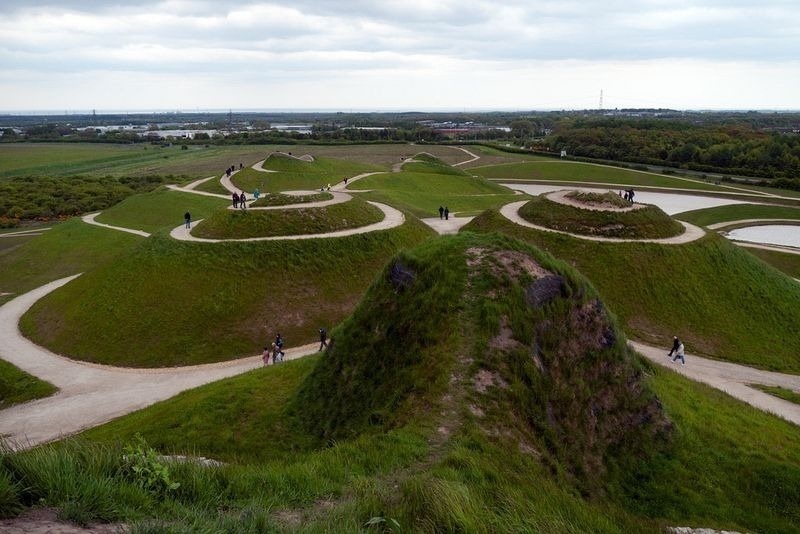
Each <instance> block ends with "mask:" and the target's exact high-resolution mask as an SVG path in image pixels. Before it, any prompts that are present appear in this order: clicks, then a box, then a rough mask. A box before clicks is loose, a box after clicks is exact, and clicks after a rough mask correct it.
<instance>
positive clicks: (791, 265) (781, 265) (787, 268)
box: [743, 247, 800, 279]
mask: <svg viewBox="0 0 800 534" xmlns="http://www.w3.org/2000/svg"><path fill="white" fill-rule="evenodd" d="M743 250H746V251H747V252H748V253H750V254H752V255H753V256H756V257H757V258H760V259H761V260H762V261H764V262H766V263H768V264H769V265H772V266H773V267H775V268H776V269H778V270H779V271H782V272H784V273H786V274H788V275H789V276H791V277H792V278H797V279H800V254H789V253H786V252H776V251H774V250H763V249H759V248H752V247H747V248H744V249H743Z"/></svg>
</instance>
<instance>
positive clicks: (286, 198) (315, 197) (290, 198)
mask: <svg viewBox="0 0 800 534" xmlns="http://www.w3.org/2000/svg"><path fill="white" fill-rule="evenodd" d="M332 198H333V195H332V194H330V193H314V194H312V195H282V194H281V193H275V194H272V195H266V196H263V197H261V198H259V199H258V200H256V201H255V202H253V204H252V206H253V207H254V208H258V207H262V206H263V207H267V206H286V205H287V204H305V203H307V202H322V201H325V200H331V199H332Z"/></svg>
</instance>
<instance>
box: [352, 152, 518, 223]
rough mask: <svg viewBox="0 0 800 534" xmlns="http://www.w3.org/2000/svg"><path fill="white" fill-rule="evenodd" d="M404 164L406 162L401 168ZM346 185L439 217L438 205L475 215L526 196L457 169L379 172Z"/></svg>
mask: <svg viewBox="0 0 800 534" xmlns="http://www.w3.org/2000/svg"><path fill="white" fill-rule="evenodd" d="M415 165H416V164H415ZM418 165H426V166H427V165H429V164H428V163H420V164H418ZM406 167H408V165H407V166H404V169H405V168H406ZM349 189H354V190H365V189H369V190H372V192H370V193H364V194H363V195H362V196H363V197H364V198H369V199H370V200H377V201H380V202H386V203H387V204H391V205H393V206H395V207H398V208H401V209H405V210H408V211H410V212H412V213H414V215H416V216H418V217H438V216H439V212H438V209H439V206H447V207H448V208H450V213H456V212H459V213H460V214H461V215H474V214H477V213H480V212H481V211H483V210H485V209H487V208H493V207H498V206H502V205H503V204H507V203H508V202H511V201H513V200H519V199H521V198H525V197H520V196H519V195H514V193H513V192H512V191H511V190H510V189H508V188H506V187H503V186H500V185H497V184H495V183H492V182H489V181H486V180H483V179H481V178H473V177H471V176H467V175H465V174H463V173H461V172H460V171H458V172H456V173H447V174H435V173H432V172H430V171H425V172H408V171H404V172H399V173H385V174H378V175H374V176H368V177H366V178H362V179H361V180H359V181H357V182H355V183H353V184H352V185H350V186H349Z"/></svg>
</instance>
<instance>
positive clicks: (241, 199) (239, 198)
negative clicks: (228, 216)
mask: <svg viewBox="0 0 800 534" xmlns="http://www.w3.org/2000/svg"><path fill="white" fill-rule="evenodd" d="M231 198H232V199H233V209H236V208H241V209H243V210H246V209H247V195H245V194H244V191H242V194H241V195H239V194H236V191H234V192H233V193H232V195H231Z"/></svg>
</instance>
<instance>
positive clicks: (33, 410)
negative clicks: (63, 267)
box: [0, 275, 318, 448]
mask: <svg viewBox="0 0 800 534" xmlns="http://www.w3.org/2000/svg"><path fill="white" fill-rule="evenodd" d="M78 276H80V275H75V276H70V277H67V278H62V279H60V280H56V281H55V282H51V283H49V284H46V285H44V286H41V287H39V288H37V289H34V290H33V291H29V292H28V293H25V294H23V295H20V296H19V297H17V298H15V299H13V300H11V301H9V302H7V303H6V304H4V305H3V306H0V339H2V340H3V343H2V345H0V358H2V359H4V360H6V361H9V362H11V363H12V364H14V365H16V366H17V367H19V368H20V369H22V370H23V371H25V372H27V373H30V374H32V375H34V376H36V377H38V378H40V379H42V380H46V381H47V382H50V383H51V384H53V385H54V386H56V387H57V388H58V389H59V391H58V393H56V394H55V395H53V396H50V397H47V398H45V399H39V400H35V401H31V402H27V403H24V404H20V405H17V406H12V407H11V408H8V409H6V410H2V411H0V435H3V436H6V437H7V438H8V439H9V440H10V442H11V444H12V445H13V446H15V447H17V448H26V447H29V446H34V445H37V444H40V443H46V442H48V441H52V440H55V439H58V438H60V437H62V436H67V435H70V434H74V433H76V432H80V431H81V430H84V429H86V428H90V427H93V426H97V425H100V424H103V423H105V422H107V421H110V420H112V419H114V418H117V417H120V416H122V415H125V414H128V413H131V412H133V411H136V410H139V409H141V408H144V407H146V406H150V405H151V404H154V403H156V402H158V401H161V400H164V399H168V398H170V397H172V396H174V395H177V394H178V393H180V392H182V391H185V390H187V389H191V388H195V387H197V386H201V385H203V384H207V383H209V382H213V381H216V380H220V379H222V378H226V377H229V376H234V375H238V374H241V373H245V372H247V371H250V370H252V369H256V368H258V367H260V366H262V363H261V356H251V357H247V358H242V359H239V360H233V361H227V362H220V363H213V364H207V365H195V366H188V367H173V368H163V369H130V368H124V367H111V366H107V365H98V364H91V363H86V362H78V361H74V360H70V359H68V358H65V357H63V356H59V355H58V354H54V353H52V352H50V351H49V350H47V349H45V348H43V347H39V346H38V345H35V344H34V343H32V342H31V341H29V340H28V339H26V338H25V337H23V336H22V334H21V333H20V331H19V328H18V324H19V320H20V318H21V317H22V315H23V314H24V313H25V312H26V311H28V309H30V307H31V306H33V304H34V303H35V302H36V301H37V300H39V299H41V298H42V297H44V296H45V295H47V294H48V293H51V292H52V291H55V290H56V289H58V288H59V287H61V286H63V285H65V284H67V283H69V282H70V281H72V280H74V279H75V278H77V277H78ZM317 348H318V343H313V344H310V345H305V346H302V347H296V348H293V349H287V350H286V359H287V360H290V359H295V358H299V357H302V356H306V355H308V354H311V353H313V352H315V351H316V349H317Z"/></svg>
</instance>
